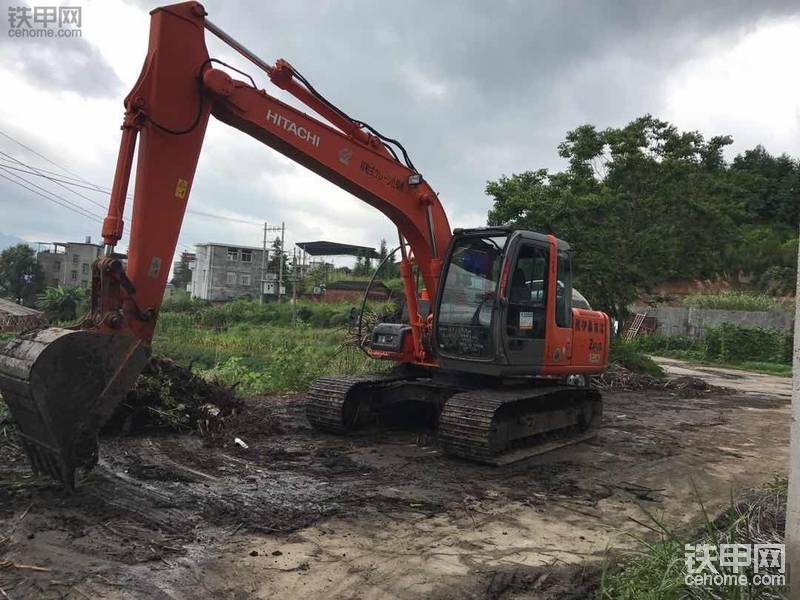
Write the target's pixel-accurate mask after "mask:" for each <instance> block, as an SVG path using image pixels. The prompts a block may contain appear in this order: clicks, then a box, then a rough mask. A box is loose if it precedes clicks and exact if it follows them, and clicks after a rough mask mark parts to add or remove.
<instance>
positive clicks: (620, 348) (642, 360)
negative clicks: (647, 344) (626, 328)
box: [609, 337, 664, 378]
mask: <svg viewBox="0 0 800 600" xmlns="http://www.w3.org/2000/svg"><path fill="white" fill-rule="evenodd" d="M609 362H610V363H616V364H618V365H622V366H623V367H625V368H626V369H628V370H629V371H633V372H635V373H644V374H645V375H651V376H653V377H658V378H661V377H664V369H662V368H661V367H660V366H659V365H658V363H656V361H654V360H653V359H652V358H650V357H649V356H647V354H645V353H644V352H642V351H641V350H640V349H639V348H638V347H637V346H636V345H634V344H632V343H630V342H626V341H625V340H623V339H622V338H621V337H618V338H616V339H613V340H612V341H611V354H610V357H609Z"/></svg>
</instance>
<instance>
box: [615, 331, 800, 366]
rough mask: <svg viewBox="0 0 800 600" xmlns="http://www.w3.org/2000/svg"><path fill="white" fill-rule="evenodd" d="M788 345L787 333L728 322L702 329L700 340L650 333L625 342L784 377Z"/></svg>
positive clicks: (652, 351)
mask: <svg viewBox="0 0 800 600" xmlns="http://www.w3.org/2000/svg"><path fill="white" fill-rule="evenodd" d="M792 344H793V340H792V336H791V335H790V334H786V333H783V332H780V331H777V330H775V329H767V328H762V327H742V326H739V325H734V324H731V323H723V324H721V325H718V326H715V327H708V328H706V337H705V338H704V339H698V338H689V337H686V336H665V335H659V334H652V335H642V336H639V337H637V338H635V339H634V340H633V341H631V342H629V343H628V345H629V346H630V347H632V348H633V349H634V350H637V351H639V352H643V353H645V354H652V355H655V356H665V357H669V358H680V359H682V360H689V361H692V362H697V363H702V364H707V365H713V366H718V367H730V368H733V369H741V370H745V371H753V372H756V373H766V374H769V375H787V376H788V375H791V373H792V365H791V363H792ZM612 350H613V346H612Z"/></svg>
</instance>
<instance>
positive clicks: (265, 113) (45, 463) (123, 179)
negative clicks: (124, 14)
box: [0, 2, 452, 487]
mask: <svg viewBox="0 0 800 600" xmlns="http://www.w3.org/2000/svg"><path fill="white" fill-rule="evenodd" d="M205 17H206V12H205V10H204V8H203V6H202V5H201V4H199V3H197V2H185V3H181V4H175V5H171V6H167V7H163V8H158V9H156V10H154V11H153V12H152V13H151V27H150V40H149V47H148V52H147V57H146V59H145V63H144V66H143V68H142V72H141V74H140V76H139V79H138V80H137V82H136V84H135V85H134V87H133V89H132V91H131V92H130V94H129V95H128V96H127V98H126V99H125V117H124V120H123V123H122V139H121V142H120V149H119V156H118V159H117V165H116V171H115V174H114V183H113V186H112V192H111V198H110V201H109V209H108V215H107V217H106V218H105V220H104V223H103V230H102V235H103V240H104V243H105V251H104V254H103V256H102V257H101V258H100V259H98V261H97V262H96V263H95V264H94V265H93V277H92V296H91V300H92V307H91V314H90V316H89V318H88V319H87V320H86V321H85V322H84V323H83V324H82V325H81V326H79V327H78V328H76V329H59V328H50V329H46V330H43V331H40V332H37V333H34V334H30V335H27V336H21V337H20V338H18V339H17V340H15V341H13V342H12V343H11V344H9V345H8V346H6V347H5V348H4V349H3V350H2V352H0V390H2V393H3V397H4V399H5V400H6V402H7V403H8V405H9V407H10V409H11V411H12V414H13V415H14V417H15V419H16V421H17V423H18V424H19V428H20V434H21V439H22V442H23V444H24V446H25V448H26V450H27V451H28V454H29V456H30V458H31V462H32V464H33V467H34V469H35V470H37V471H40V472H46V473H49V474H51V475H53V476H54V477H56V478H57V479H60V480H61V481H62V482H63V483H64V484H65V485H66V486H67V487H72V486H73V485H74V481H75V471H76V468H77V467H81V466H83V467H91V466H92V465H93V464H94V462H96V460H97V432H98V431H99V429H100V427H102V425H103V423H104V422H105V421H106V420H107V419H108V417H109V416H110V414H111V412H112V411H113V410H114V408H115V407H116V405H117V404H118V402H119V401H120V399H121V398H122V396H124V394H125V393H126V391H127V390H128V388H129V387H130V386H131V385H132V384H133V382H134V380H135V379H136V377H137V376H138V375H139V373H140V371H141V369H142V368H143V367H144V364H145V363H146V361H147V357H148V356H149V351H150V350H149V349H150V342H151V340H152V337H153V333H154V330H155V326H156V322H157V318H158V311H159V308H160V306H161V302H162V298H163V295H164V289H165V286H166V283H167V277H168V275H169V270H170V265H171V264H172V258H173V255H174V253H175V247H176V245H177V241H178V235H179V233H180V229H181V224H182V221H183V216H184V214H185V212H186V207H187V203H188V201H189V196H190V194H191V190H192V183H193V181H194V177H195V171H196V168H197V161H198V158H199V156H200V151H201V148H202V145H203V140H204V136H205V130H206V126H207V124H208V120H209V117H210V115H214V117H215V118H217V119H219V120H220V121H223V122H224V123H227V124H228V125H230V126H232V127H234V128H236V129H238V130H240V131H243V132H245V133H247V134H249V135H250V136H252V137H254V138H256V139H258V140H260V141H261V142H263V143H264V144H266V145H267V146H269V147H271V148H273V149H275V150H277V151H278V152H280V153H282V154H284V155H285V156H288V157H289V158H290V159H292V160H294V161H296V162H298V163H300V164H302V165H304V166H305V167H307V168H308V169H310V170H311V171H313V172H315V173H317V174H318V175H320V176H322V177H324V178H325V179H327V180H328V181H331V182H332V183H334V184H336V185H338V186H339V187H341V188H342V189H345V190H347V191H348V192H350V193H351V194H353V195H354V196H356V197H358V198H360V199H362V200H363V201H365V202H366V203H368V204H370V205H371V206H373V207H375V208H377V209H378V210H379V211H381V212H382V213H383V214H385V215H386V216H387V217H388V218H389V219H390V220H391V221H392V222H393V223H394V224H395V225H396V226H397V229H398V232H399V237H400V243H401V248H402V249H403V252H402V254H403V258H402V261H401V265H400V272H401V276H402V278H403V282H404V288H405V299H406V303H407V306H408V313H409V320H410V325H411V328H412V332H411V333H412V340H413V344H412V346H413V347H412V348H411V349H409V350H408V351H406V352H405V353H404V354H403V355H402V356H399V357H394V358H396V359H399V360H400V361H401V362H409V363H416V364H423V365H433V364H435V358H434V357H433V356H432V355H431V354H430V353H429V351H428V350H427V348H428V344H427V340H426V337H427V331H428V329H429V327H430V319H429V318H428V317H429V315H427V314H420V311H419V308H418V304H417V298H418V295H419V292H418V290H417V289H416V286H415V282H414V278H413V276H412V263H413V264H415V265H416V266H417V268H418V269H419V274H420V276H421V278H422V280H423V282H424V284H425V288H426V290H427V293H428V294H429V296H430V297H435V295H436V291H437V289H436V288H437V285H438V281H439V275H440V272H441V268H442V262H441V260H442V257H443V256H444V254H445V252H446V249H447V246H448V243H449V242H450V239H451V237H452V236H451V231H450V226H449V224H448V221H447V216H446V215H445V212H444V209H443V207H442V205H441V203H440V202H439V199H438V197H437V195H436V193H435V192H434V191H433V190H432V189H431V187H430V186H429V185H428V183H427V182H426V181H425V180H424V179H423V178H422V176H421V175H420V174H419V173H418V172H417V171H416V169H414V168H413V164H412V163H411V161H410V159H408V157H407V155H406V153H405V150H404V149H403V148H402V146H399V144H398V146H399V150H400V151H401V153H402V155H403V160H402V161H401V160H400V158H399V157H398V156H397V152H396V151H395V150H393V149H392V146H391V144H393V143H394V144H396V142H394V140H390V139H389V138H385V137H384V136H382V135H381V134H379V133H378V132H377V131H376V130H374V129H373V128H371V127H369V126H368V125H366V124H364V123H362V122H360V121H357V120H355V119H352V118H350V117H349V116H347V115H346V114H345V113H344V112H343V111H341V110H340V109H338V108H336V107H335V106H334V105H332V104H331V103H330V102H328V101H327V100H325V98H324V97H322V96H321V95H320V94H319V93H318V92H317V91H316V90H315V89H314V88H313V86H311V84H310V83H308V81H307V80H306V79H305V78H303V77H302V75H300V74H299V73H298V72H297V71H296V70H295V69H294V68H293V67H292V66H291V65H290V64H289V63H287V62H286V61H283V60H279V61H278V62H277V63H276V64H275V65H274V66H270V65H267V64H265V63H264V62H263V61H261V60H260V59H258V58H257V57H256V56H255V55H253V54H252V53H251V52H250V51H249V50H247V49H246V48H245V47H244V46H242V45H241V44H239V43H238V42H236V41H235V40H233V38H231V37H230V36H228V35H227V34H226V33H225V32H224V31H222V30H221V29H219V28H218V27H217V26H215V25H214V24H213V23H211V22H210V21H208V20H207V19H206V18H205ZM206 30H209V31H210V32H212V33H213V34H214V35H216V36H217V37H219V38H220V39H222V40H223V41H224V42H226V43H227V44H229V45H230V46H232V47H233V48H234V49H235V50H236V51H237V52H239V53H240V54H242V55H243V56H244V57H246V58H247V59H248V60H250V61H251V62H252V63H254V64H255V65H256V66H257V67H259V68H260V69H261V70H263V71H265V72H266V74H267V75H268V76H269V79H270V80H271V82H272V83H273V84H275V85H276V86H277V87H279V88H281V89H283V90H285V91H286V92H288V93H289V94H291V95H292V96H293V97H294V98H296V99H297V100H298V101H299V102H300V103H302V104H304V105H305V106H306V107H308V108H309V109H310V110H311V111H313V112H315V113H316V114H317V115H319V116H320V117H322V119H324V121H323V120H322V119H319V118H316V117H313V116H311V115H309V114H306V113H304V112H302V111H301V110H298V109H297V108H294V107H293V106H290V105H288V104H286V103H284V102H281V101H280V100H278V99H277V98H275V97H274V96H272V95H270V94H268V93H267V92H266V91H265V90H263V89H258V87H257V86H256V84H255V80H254V79H253V78H252V77H250V76H248V75H246V74H244V73H242V72H239V73H241V74H242V75H244V76H245V77H247V81H243V80H239V79H234V78H232V77H231V76H230V75H229V74H228V73H227V72H226V71H225V70H223V69H221V68H218V67H217V65H220V61H217V60H214V59H212V58H210V57H209V55H208V51H207V49H206V44H205V31H206ZM225 66H227V65H225ZM137 145H138V158H137V166H136V176H135V186H134V193H133V211H132V219H131V224H130V244H129V248H128V257H127V266H124V265H123V262H122V257H121V256H119V255H117V254H116V253H115V247H116V245H117V243H118V242H119V240H120V238H121V237H122V233H123V229H124V222H123V213H124V209H125V203H126V199H127V196H128V184H129V180H130V175H131V170H132V164H133V158H134V152H136V149H137Z"/></svg>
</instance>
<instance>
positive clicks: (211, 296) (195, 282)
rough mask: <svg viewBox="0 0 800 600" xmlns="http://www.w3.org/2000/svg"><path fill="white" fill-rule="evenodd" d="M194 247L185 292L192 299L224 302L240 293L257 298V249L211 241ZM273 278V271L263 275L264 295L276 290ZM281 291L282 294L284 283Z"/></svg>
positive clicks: (259, 252) (258, 264)
mask: <svg viewBox="0 0 800 600" xmlns="http://www.w3.org/2000/svg"><path fill="white" fill-rule="evenodd" d="M195 248H196V252H195V254H196V257H195V260H194V261H193V262H191V263H189V268H190V269H191V271H192V281H191V283H190V284H189V291H190V293H191V295H192V298H201V299H203V300H215V301H225V300H233V299H234V298H241V297H244V296H250V297H253V298H258V297H259V284H260V281H261V257H262V252H263V251H262V249H261V248H257V247H255V246H235V245H233V244H215V243H212V242H209V243H207V244H198V245H197V246H195ZM276 278H277V275H276V274H275V273H269V274H267V277H266V279H267V280H268V283H267V284H266V285H265V286H264V287H265V289H264V293H265V294H267V295H274V294H275V293H276V291H277V289H276V288H277V285H276V283H275V280H276ZM269 282H272V285H270V283H269ZM283 293H284V294H285V293H286V292H285V285H284V286H283Z"/></svg>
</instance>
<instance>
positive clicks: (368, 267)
mask: <svg viewBox="0 0 800 600" xmlns="http://www.w3.org/2000/svg"><path fill="white" fill-rule="evenodd" d="M372 272H373V269H372V259H370V258H369V257H368V256H363V255H359V256H357V257H356V264H355V266H354V267H353V275H357V276H359V277H364V276H366V275H371V274H372Z"/></svg>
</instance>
